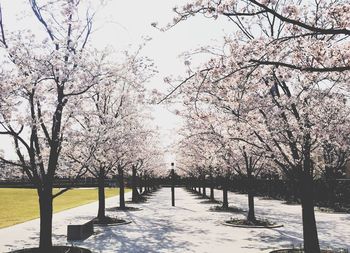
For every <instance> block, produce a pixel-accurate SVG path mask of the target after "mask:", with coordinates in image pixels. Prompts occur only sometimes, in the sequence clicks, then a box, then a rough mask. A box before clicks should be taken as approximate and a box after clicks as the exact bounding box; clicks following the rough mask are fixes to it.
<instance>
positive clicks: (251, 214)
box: [247, 170, 255, 221]
mask: <svg viewBox="0 0 350 253" xmlns="http://www.w3.org/2000/svg"><path fill="white" fill-rule="evenodd" d="M247 185H248V208H249V209H248V217H247V219H248V220H249V221H255V209H254V194H255V181H254V179H253V176H252V175H251V170H249V171H248V184H247Z"/></svg>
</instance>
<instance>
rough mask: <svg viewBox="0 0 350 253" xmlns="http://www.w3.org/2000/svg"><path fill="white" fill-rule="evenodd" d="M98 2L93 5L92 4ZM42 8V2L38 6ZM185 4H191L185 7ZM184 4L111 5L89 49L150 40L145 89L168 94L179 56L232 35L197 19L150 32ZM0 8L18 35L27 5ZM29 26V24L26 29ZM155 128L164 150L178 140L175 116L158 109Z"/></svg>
mask: <svg viewBox="0 0 350 253" xmlns="http://www.w3.org/2000/svg"><path fill="white" fill-rule="evenodd" d="M96 1H97V0H96ZM39 2H40V1H39ZM187 2H189V0H188V1H187ZM183 3H186V1H185V0H110V1H107V4H106V6H105V7H104V8H102V9H101V10H100V11H99V13H98V14H97V16H96V19H95V23H94V27H95V28H97V30H96V31H95V35H94V36H93V43H94V45H95V46H96V47H98V48H103V47H105V46H112V47H113V48H115V49H116V50H123V49H126V48H128V46H129V45H132V46H134V47H136V46H137V45H139V44H140V43H141V42H142V41H143V38H144V37H150V38H152V40H151V41H149V42H148V43H147V45H146V46H145V47H144V49H143V52H142V54H143V55H146V56H148V57H150V58H151V59H153V60H154V62H155V65H156V66H157V68H158V71H159V73H158V74H157V75H156V76H154V78H152V80H151V81H150V83H149V84H148V87H149V88H150V89H153V88H156V89H159V90H161V91H166V90H167V89H169V87H168V85H167V84H164V83H163V79H164V77H166V76H171V75H172V76H175V77H177V76H186V74H185V67H184V64H183V62H184V60H183V59H180V58H179V57H178V56H179V55H180V54H181V53H183V52H185V51H188V50H191V49H196V48H199V47H200V46H206V45H213V46H215V45H217V46H220V45H221V44H222V38H223V36H224V35H225V34H229V33H230V32H232V31H233V24H232V23H230V22H229V21H228V20H226V19H224V18H221V19H220V18H219V19H218V20H212V19H207V18H204V17H203V16H200V15H199V16H198V17H194V18H190V19H189V20H187V21H185V22H182V23H180V24H178V25H176V26H175V27H173V28H172V29H170V30H168V31H166V32H161V31H159V30H157V29H155V28H154V27H152V26H151V23H152V22H157V23H158V24H159V26H165V25H166V24H167V23H169V22H171V21H172V19H173V17H174V16H175V15H174V13H173V11H172V9H173V7H175V6H181V5H182V4H183ZM1 4H2V8H3V16H4V17H3V18H4V24H5V26H6V27H7V29H9V30H16V27H18V26H19V23H21V22H23V20H25V22H26V24H28V21H27V19H26V18H25V19H22V21H18V17H20V16H21V15H23V13H22V11H23V10H29V4H28V1H23V0H4V1H1ZM29 24H30V23H29ZM30 26H31V27H32V29H33V30H36V29H42V27H41V26H40V25H39V24H37V23H35V24H31V25H30ZM197 58H198V59H197V62H200V61H203V60H205V57H204V56H203V57H202V59H201V56H198V57H197ZM153 115H154V117H155V124H156V125H158V127H159V129H160V135H161V136H160V137H161V141H162V143H163V146H164V147H166V146H169V145H171V143H172V142H173V141H175V140H176V139H177V138H178V136H177V134H176V129H178V128H179V126H180V125H181V121H180V120H179V118H178V116H176V115H174V114H172V113H171V112H169V111H168V110H167V109H166V107H165V106H157V107H156V108H155V110H154V112H153ZM8 145H9V144H8V141H7V140H5V139H4V138H3V137H1V136H0V149H4V151H5V155H6V156H7V157H11V158H14V156H13V153H12V151H10V150H9V148H8ZM174 159H175V158H174V157H173V156H172V154H170V153H169V154H167V155H166V160H167V161H168V163H169V164H170V162H171V161H173V160H174Z"/></svg>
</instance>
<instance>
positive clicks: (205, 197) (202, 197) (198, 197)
mask: <svg viewBox="0 0 350 253" xmlns="http://www.w3.org/2000/svg"><path fill="white" fill-rule="evenodd" d="M195 199H209V197H208V196H203V195H199V196H197V197H196V198H195Z"/></svg>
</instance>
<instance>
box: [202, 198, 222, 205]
mask: <svg viewBox="0 0 350 253" xmlns="http://www.w3.org/2000/svg"><path fill="white" fill-rule="evenodd" d="M200 203H201V204H219V203H220V201H219V200H215V199H214V200H210V199H208V200H203V201H201V202H200Z"/></svg>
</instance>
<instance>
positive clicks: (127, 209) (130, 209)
mask: <svg viewBox="0 0 350 253" xmlns="http://www.w3.org/2000/svg"><path fill="white" fill-rule="evenodd" d="M106 210H107V211H116V212H126V211H128V212H134V211H142V209H141V208H138V207H133V206H126V207H124V208H120V207H111V208H107V209H106Z"/></svg>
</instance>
